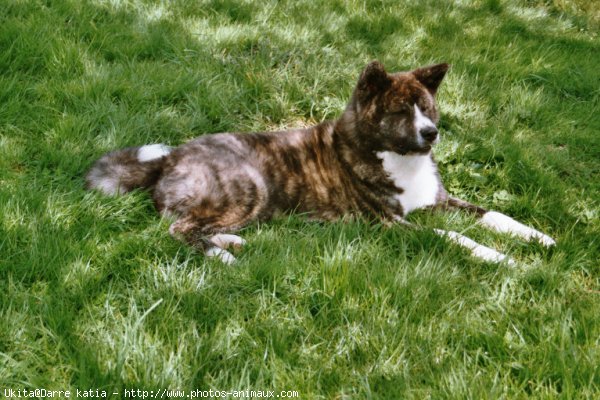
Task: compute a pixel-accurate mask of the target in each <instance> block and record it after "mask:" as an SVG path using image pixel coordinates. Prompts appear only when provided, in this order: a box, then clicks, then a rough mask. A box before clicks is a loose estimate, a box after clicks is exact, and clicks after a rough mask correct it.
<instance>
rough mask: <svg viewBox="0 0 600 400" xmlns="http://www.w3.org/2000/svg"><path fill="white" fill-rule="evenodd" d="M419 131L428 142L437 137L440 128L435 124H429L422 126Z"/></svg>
mask: <svg viewBox="0 0 600 400" xmlns="http://www.w3.org/2000/svg"><path fill="white" fill-rule="evenodd" d="M419 133H420V134H421V136H423V139H425V140H427V141H428V142H433V141H434V140H435V138H437V135H438V130H437V128H436V127H435V126H427V127H425V128H422V129H421V130H420V131H419Z"/></svg>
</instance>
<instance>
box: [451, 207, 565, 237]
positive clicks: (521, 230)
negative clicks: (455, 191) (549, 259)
mask: <svg viewBox="0 0 600 400" xmlns="http://www.w3.org/2000/svg"><path fill="white" fill-rule="evenodd" d="M445 207H446V208H457V209H462V210H467V211H469V212H474V213H476V214H477V215H478V216H479V223H480V224H482V225H483V226H486V227H488V228H490V229H492V230H494V231H496V232H500V233H508V234H511V235H513V236H518V237H520V238H523V239H525V240H527V241H528V242H529V241H532V240H537V241H538V242H540V243H541V244H543V245H544V246H546V247H550V246H554V245H555V244H556V242H555V241H554V239H552V238H551V237H550V236H548V235H546V234H544V233H542V232H540V231H538V230H536V229H533V228H531V227H529V226H527V225H524V224H522V223H520V222H519V221H516V220H514V219H512V218H511V217H509V216H508V215H505V214H502V213H500V212H497V211H488V210H486V209H484V208H481V207H479V206H476V205H473V204H471V203H469V202H466V201H463V200H460V199H457V198H453V197H451V198H449V199H448V201H447V203H446V204H445Z"/></svg>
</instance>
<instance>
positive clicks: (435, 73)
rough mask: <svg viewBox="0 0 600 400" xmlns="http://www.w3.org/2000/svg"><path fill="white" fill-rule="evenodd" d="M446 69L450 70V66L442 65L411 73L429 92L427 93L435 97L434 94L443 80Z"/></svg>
mask: <svg viewBox="0 0 600 400" xmlns="http://www.w3.org/2000/svg"><path fill="white" fill-rule="evenodd" d="M448 68H450V65H448V64H446V63H443V64H436V65H430V66H428V67H423V68H417V69H415V70H414V71H413V72H412V73H413V75H414V76H415V78H417V80H418V81H419V82H421V83H422V84H423V85H425V87H426V88H427V90H429V93H431V94H432V95H433V96H435V93H436V92H437V89H438V87H439V86H440V83H442V79H444V76H445V75H446V72H447V71H448Z"/></svg>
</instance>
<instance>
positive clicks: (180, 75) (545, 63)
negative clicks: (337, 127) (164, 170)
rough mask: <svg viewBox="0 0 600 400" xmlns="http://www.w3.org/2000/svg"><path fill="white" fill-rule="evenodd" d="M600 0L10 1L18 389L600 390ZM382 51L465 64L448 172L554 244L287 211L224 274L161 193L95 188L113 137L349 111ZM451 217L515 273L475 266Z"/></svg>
mask: <svg viewBox="0 0 600 400" xmlns="http://www.w3.org/2000/svg"><path fill="white" fill-rule="evenodd" d="M593 3H594V1H593V0H589V1H588V2H586V1H584V0H562V1H561V0H528V1H517V0H507V1H503V0H488V1H473V2H471V1H466V0H455V1H422V2H413V1H399V0H389V1H374V0H373V1H370V0H369V1H358V0H357V1H342V0H336V1H329V0H315V1H310V0H303V1H287V2H286V1H275V0H261V1H258V0H257V1H249V0H248V1H234V0H212V1H208V0H206V1H192V0H179V1H172V2H167V1H163V2H158V1H155V2H151V1H147V2H146V1H140V0H95V1H82V0H71V1H67V0H64V1H52V0H44V1H42V0H39V1H28V0H3V1H1V2H0V394H4V392H3V390H4V389H8V388H13V389H34V388H45V389H62V390H67V389H70V390H75V389H77V388H79V389H86V390H87V389H94V390H95V389H102V390H106V391H107V392H109V396H110V397H112V398H118V397H124V390H125V389H132V388H140V389H148V390H159V389H163V388H164V389H185V390H191V389H204V390H208V389H215V390H244V389H251V390H275V391H276V393H279V391H282V390H295V391H297V392H298V393H299V394H300V398H310V399H312V398H322V399H329V398H337V399H346V398H390V399H400V398H407V399H425V398H431V399H461V398H465V399H498V398H529V397H531V398H541V399H549V398H565V399H566V398H568V399H570V398H598V397H599V396H600V268H599V266H600V265H599V264H600V262H599V259H600V239H599V237H600V221H599V217H600V215H599V204H600V101H599V99H600V37H599V32H600V29H599V25H600V12H598V11H597V5H594V4H593ZM373 59H379V60H381V61H382V62H383V63H384V65H385V66H386V67H387V68H388V70H391V71H395V70H403V69H410V68H414V67H417V66H421V65H426V64H430V63H434V62H449V63H451V64H452V69H451V70H450V72H449V74H448V76H447V78H446V80H445V81H444V83H443V85H442V88H441V91H440V92H439V94H438V98H439V104H440V108H441V112H442V120H441V123H440V126H441V131H442V135H443V139H442V143H441V144H440V145H439V147H438V149H437V153H436V154H437V158H438V160H439V163H440V169H441V173H442V176H443V178H444V181H445V183H446V186H447V188H448V189H449V190H450V191H451V192H452V193H453V194H454V195H457V196H459V197H462V198H465V199H467V200H470V201H472V202H475V203H477V204H480V205H482V206H484V207H487V208H492V209H495V210H498V211H502V212H505V213H506V214H509V215H511V216H513V217H514V218H516V219H518V220H520V221H522V222H524V223H526V224H528V225H531V226H533V227H535V228H537V229H539V230H541V231H543V232H545V233H547V234H549V235H550V236H552V237H554V238H555V239H556V240H557V242H558V245H557V246H556V248H554V249H545V248H543V247H542V246H541V245H537V244H527V243H525V242H523V241H521V240H518V239H515V238H511V237H507V236H505V235H499V234H494V233H491V232H489V231H486V230H484V229H482V228H480V227H478V226H477V225H476V224H475V221H474V220H473V219H471V218H470V217H467V216H464V215H460V214H452V213H451V214H445V215H444V214H431V213H428V212H419V213H415V214H414V215H412V216H411V217H410V218H409V219H410V220H411V221H413V222H415V223H418V224H420V225H422V226H424V227H425V228H426V229H423V230H417V231H412V230H409V229H406V228H404V227H401V226H398V227H393V228H385V227H382V226H377V225H369V224H368V223H366V222H361V221H358V222H350V223H346V224H344V223H337V224H318V223H311V222H306V221H304V220H302V219H301V218H296V217H294V218H289V219H281V220H278V221H275V222H273V223H269V224H264V225H254V226H251V227H249V228H247V229H245V230H244V231H243V232H242V236H244V237H245V238H246V239H247V240H248V245H247V247H246V248H245V250H244V251H243V252H241V253H240V254H239V255H238V257H239V263H238V265H236V266H235V267H226V266H223V265H221V264H219V263H218V262H216V261H206V260H205V259H204V257H203V256H202V255H200V254H197V253H195V252H194V251H192V250H191V249H189V248H186V247H183V246H181V245H180V243H179V242H176V241H174V240H173V239H171V238H170V236H169V234H168V232H167V228H168V225H169V221H166V220H161V219H160V217H159V216H158V215H157V214H156V213H155V212H154V210H153V206H152V202H151V200H150V198H149V196H148V195H147V194H145V193H142V192H139V193H134V194H132V195H128V196H124V197H120V198H107V197H103V196H101V195H99V194H97V193H89V192H86V191H84V188H83V175H84V173H85V172H86V170H87V169H88V168H89V167H90V166H91V164H92V162H93V161H94V160H95V159H96V158H98V157H99V156H100V155H101V154H103V153H104V152H106V151H109V150H112V149H115V148H119V147H124V146H129V145H139V144H145V143H158V142H163V143H167V144H170V145H177V144H179V143H183V142H185V141H187V140H189V139H190V138H193V137H196V136H198V135H202V134H206V133H213V132H221V131H253V130H272V129H277V128H284V127H293V126H299V125H309V124H312V123H316V122H319V121H321V120H324V119H329V118H335V117H337V116H338V115H339V114H340V113H341V111H342V109H343V107H344V105H345V102H346V100H347V99H348V98H349V96H350V93H351V91H352V88H353V85H354V83H355V81H356V79H357V77H358V74H359V72H360V71H361V69H362V68H363V66H364V65H365V64H366V63H367V62H368V61H370V60H373ZM434 227H441V228H444V227H445V228H448V229H454V230H458V231H460V232H465V233H466V234H467V235H468V236H470V237H472V238H473V239H475V240H477V241H479V242H480V243H483V244H486V245H489V246H494V247H496V248H498V249H499V250H501V251H503V252H506V253H508V254H510V255H511V256H512V257H513V258H515V259H516V260H517V261H518V266H517V267H515V268H509V267H506V266H497V265H493V264H486V263H482V262H479V261H477V260H476V259H474V258H472V257H470V256H469V255H468V254H467V252H465V251H463V250H462V249H460V248H458V247H457V246H456V245H453V244H452V243H450V242H448V241H446V240H445V239H443V238H440V237H437V236H435V234H433V233H432V232H431V228H434ZM113 392H117V393H119V394H118V395H112V393H113ZM0 397H1V396H0Z"/></svg>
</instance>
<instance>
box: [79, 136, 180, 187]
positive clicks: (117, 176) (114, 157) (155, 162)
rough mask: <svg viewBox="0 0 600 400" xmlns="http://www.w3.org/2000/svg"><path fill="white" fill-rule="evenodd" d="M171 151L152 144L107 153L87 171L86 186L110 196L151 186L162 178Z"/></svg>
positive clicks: (160, 145)
mask: <svg viewBox="0 0 600 400" xmlns="http://www.w3.org/2000/svg"><path fill="white" fill-rule="evenodd" d="M170 152H171V148H170V147H168V146H165V145H163V144H150V145H146V146H141V147H128V148H125V149H122V150H116V151H113V152H110V153H108V154H105V155H104V156H102V157H101V158H100V159H99V160H98V161H96V163H95V164H94V165H93V166H92V169H90V171H89V172H88V173H87V175H86V177H85V180H86V186H87V188H88V189H97V190H99V191H101V192H103V193H105V194H107V195H116V194H123V193H127V192H130V191H132V190H133V189H136V188H144V189H145V188H150V187H152V186H154V184H155V183H156V181H157V180H158V178H159V177H160V174H161V172H162V169H163V165H164V162H165V158H166V156H167V155H168V154H169V153H170Z"/></svg>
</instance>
